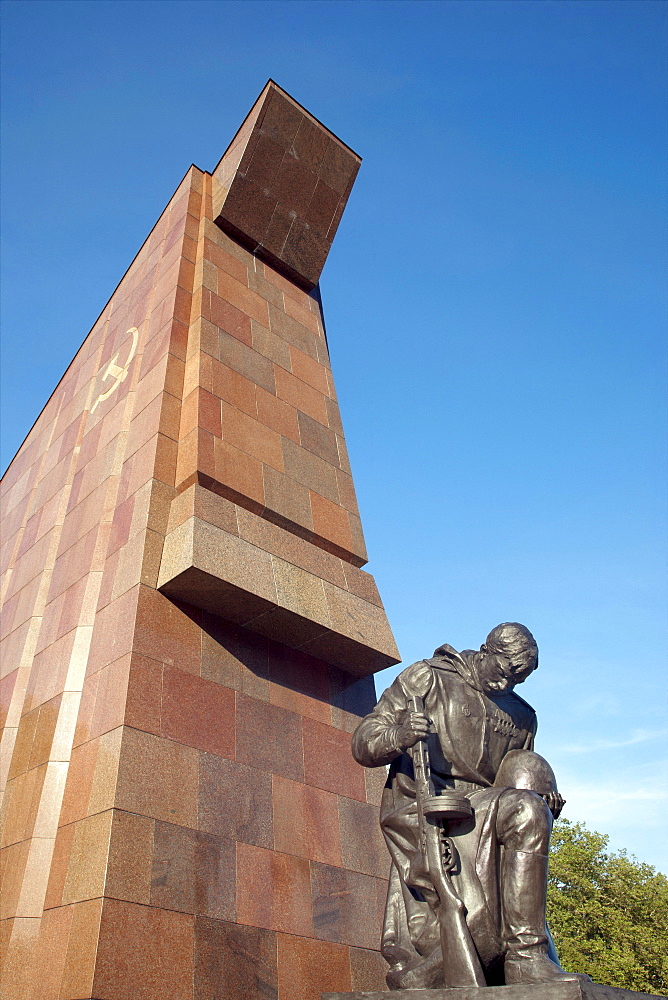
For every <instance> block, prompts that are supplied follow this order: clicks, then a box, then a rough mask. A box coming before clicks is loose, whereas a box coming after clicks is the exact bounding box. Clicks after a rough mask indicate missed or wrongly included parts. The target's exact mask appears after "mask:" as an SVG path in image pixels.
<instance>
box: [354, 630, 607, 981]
mask: <svg viewBox="0 0 668 1000" xmlns="http://www.w3.org/2000/svg"><path fill="white" fill-rule="evenodd" d="M537 666H538V647H537V645H536V641H535V639H534V637H533V636H532V634H531V632H529V630H528V629H527V628H525V627H524V626H523V625H519V624H517V623H516V622H507V623H505V624H503V625H498V626H497V627H496V628H495V629H493V630H492V631H491V632H490V634H489V635H488V636H487V640H486V642H485V643H484V645H482V646H481V647H480V650H479V651H473V650H464V652H462V653H458V652H457V651H456V650H455V649H453V648H452V647H451V646H448V645H443V646H439V648H438V649H437V650H436V651H435V653H434V656H433V658H432V659H430V660H421V661H420V662H419V663H414V664H413V665H412V666H410V667H408V668H407V669H406V670H404V671H403V672H402V673H401V674H399V676H398V677H397V679H396V680H395V681H394V683H393V684H392V685H391V687H389V688H388V690H387V691H385V693H384V694H383V695H382V697H381V699H380V701H379V702H378V704H377V705H376V707H375V709H374V710H373V712H371V714H370V715H367V717H366V718H365V719H363V720H362V722H361V723H360V724H359V726H358V727H357V730H356V732H355V734H354V736H353V754H354V756H355V759H356V760H357V761H358V762H359V763H360V764H363V765H364V766H365V767H380V766H381V765H385V764H389V765H390V768H389V775H388V779H387V784H386V786H385V790H384V793H383V800H382V805H381V819H380V823H381V828H382V831H383V834H384V836H385V840H386V842H387V846H388V848H389V851H390V854H391V856H392V866H391V874H390V886H389V892H388V900H387V908H386V912H385V926H384V929H383V940H382V953H383V955H384V956H385V958H386V959H387V961H388V962H389V964H390V971H389V972H388V975H387V983H388V986H389V987H390V989H417V988H420V987H423V988H438V987H443V986H452V987H455V986H498V985H503V984H504V983H505V984H507V985H510V984H513V983H549V982H555V981H561V980H573V979H588V978H589V977H588V976H581V975H579V974H577V973H567V972H564V970H563V969H562V968H561V966H560V965H559V960H558V958H557V954H556V951H555V948H554V944H553V942H552V939H551V937H550V933H549V930H548V928H547V924H546V922H545V899H546V893H547V861H548V859H547V855H548V847H549V841H550V833H551V830H552V822H553V817H554V818H556V817H557V816H558V815H559V813H560V812H561V809H562V807H563V804H564V800H563V799H562V798H561V796H560V795H559V793H558V791H557V787H556V783H555V780H554V774H553V773H552V769H551V768H550V766H549V764H548V763H547V761H545V760H544V759H543V758H542V757H540V756H539V755H538V754H536V753H534V752H533V741H534V735H535V733H536V713H535V712H534V710H533V709H532V708H531V706H530V705H528V704H527V703H526V702H525V701H524V700H523V699H522V698H520V697H519V696H518V695H517V694H515V693H514V690H513V689H514V688H515V686H516V685H517V684H521V683H522V682H523V681H525V680H526V678H527V677H528V676H529V674H530V673H532V671H534V670H535V669H536V667H537Z"/></svg>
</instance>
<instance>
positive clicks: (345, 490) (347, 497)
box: [336, 469, 357, 513]
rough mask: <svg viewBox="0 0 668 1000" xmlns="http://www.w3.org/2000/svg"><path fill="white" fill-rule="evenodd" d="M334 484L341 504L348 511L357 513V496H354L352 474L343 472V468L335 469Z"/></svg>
mask: <svg viewBox="0 0 668 1000" xmlns="http://www.w3.org/2000/svg"><path fill="white" fill-rule="evenodd" d="M336 485H337V491H338V496H339V502H340V504H341V506H342V507H345V508H346V510H348V511H352V512H353V513H357V497H356V496H355V487H354V485H353V480H352V476H351V475H349V473H347V472H344V471H343V469H337V470H336Z"/></svg>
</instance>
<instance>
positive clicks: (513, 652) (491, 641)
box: [485, 622, 538, 670]
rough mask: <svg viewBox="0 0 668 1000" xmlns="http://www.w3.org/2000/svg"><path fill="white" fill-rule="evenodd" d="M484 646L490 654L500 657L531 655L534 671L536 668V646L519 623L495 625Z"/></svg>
mask: <svg viewBox="0 0 668 1000" xmlns="http://www.w3.org/2000/svg"><path fill="white" fill-rule="evenodd" d="M485 646H486V647H487V649H488V651H489V652H490V653H500V654H501V655H502V656H510V657H514V656H517V655H519V654H520V653H532V654H533V658H534V660H535V666H534V670H535V669H536V667H537V666H538V644H537V643H536V640H535V639H534V637H533V636H532V634H531V632H530V631H529V629H528V628H527V627H526V626H525V625H520V623H519V622H503V624H501V625H497V626H496V628H493V629H492V631H491V632H490V633H489V635H488V636H487V638H486V640H485Z"/></svg>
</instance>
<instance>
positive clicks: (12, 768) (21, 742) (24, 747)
mask: <svg viewBox="0 0 668 1000" xmlns="http://www.w3.org/2000/svg"><path fill="white" fill-rule="evenodd" d="M39 713H40V706H38V707H37V708H34V709H33V710H32V712H26V713H25V714H24V715H23V716H21V719H20V721H19V725H18V731H17V734H16V742H15V744H14V752H13V754H12V760H11V763H10V765H9V773H8V775H7V778H8V780H9V781H11V780H12V779H13V778H15V777H16V776H17V775H19V774H23V773H24V772H25V771H27V770H28V769H29V767H30V755H31V753H32V745H33V740H34V738H35V729H36V728H37V723H38V721H39ZM40 763H43V761H41V762H40Z"/></svg>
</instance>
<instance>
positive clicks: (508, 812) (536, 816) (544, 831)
mask: <svg viewBox="0 0 668 1000" xmlns="http://www.w3.org/2000/svg"><path fill="white" fill-rule="evenodd" d="M551 832H552V813H551V812H550V810H549V808H548V805H547V803H546V802H545V800H544V799H543V798H541V796H540V795H538V793H537V792H530V791H528V790H527V789H525V788H507V789H506V790H505V791H504V792H503V794H502V795H501V798H500V800H499V812H498V817H497V835H498V838H499V840H500V842H501V843H502V844H504V846H505V847H508V848H510V849H511V850H514V851H527V852H530V853H538V854H547V850H548V847H549V843H550V833H551Z"/></svg>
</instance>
